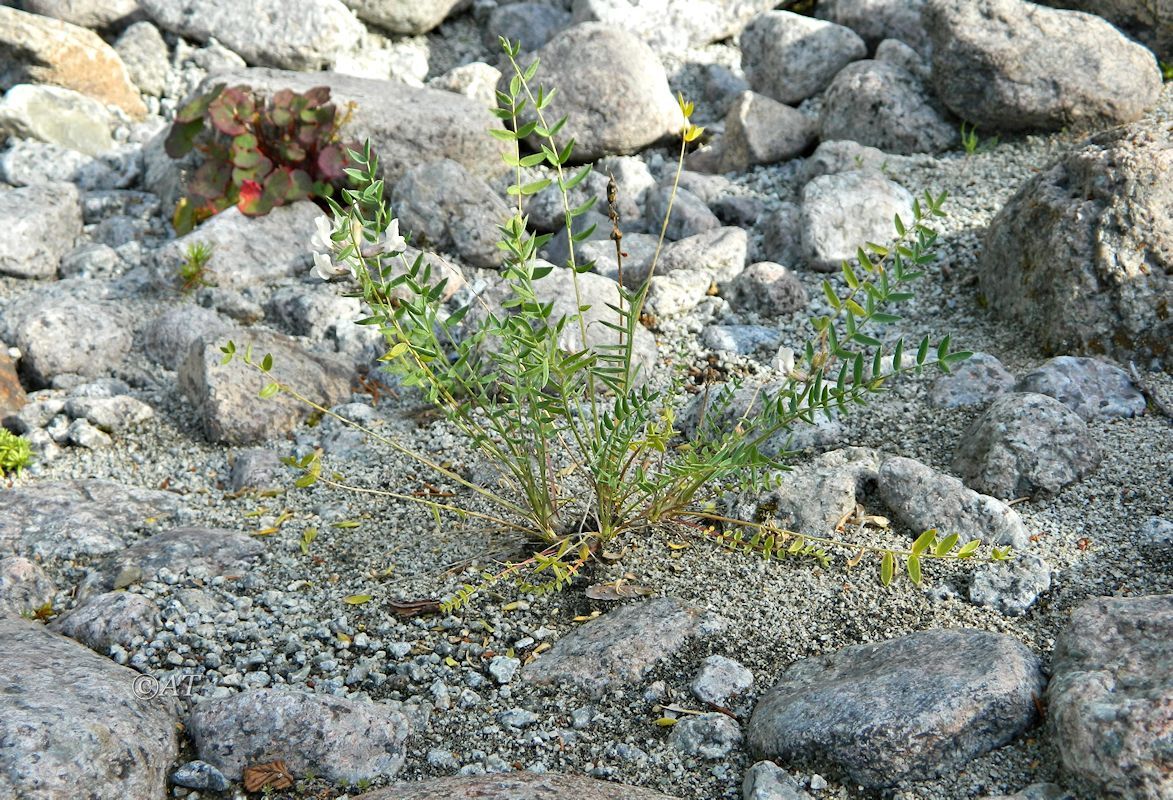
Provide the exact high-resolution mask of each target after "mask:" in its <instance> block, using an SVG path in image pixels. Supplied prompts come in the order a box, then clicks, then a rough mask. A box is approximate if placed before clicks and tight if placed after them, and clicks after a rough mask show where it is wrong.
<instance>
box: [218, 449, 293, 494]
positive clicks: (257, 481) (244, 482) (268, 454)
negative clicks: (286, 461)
mask: <svg viewBox="0 0 1173 800" xmlns="http://www.w3.org/2000/svg"><path fill="white" fill-rule="evenodd" d="M283 472H284V467H283V466H282V464H281V457H280V456H278V455H277V453H275V452H274V451H272V450H265V449H263V448H253V449H251V450H242V451H241V452H238V453H237V454H236V456H235V458H234V459H233V461H232V472H231V474H230V478H229V480H230V482H231V486H232V491H234V492H239V491H243V490H245V489H264V488H267V487H272V486H275V485H277V483H278V482H279V478H280V476H281V475H282V473H283Z"/></svg>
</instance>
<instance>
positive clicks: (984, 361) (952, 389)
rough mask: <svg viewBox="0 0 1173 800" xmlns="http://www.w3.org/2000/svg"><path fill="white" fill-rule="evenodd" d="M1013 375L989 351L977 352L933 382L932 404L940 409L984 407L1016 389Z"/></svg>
mask: <svg viewBox="0 0 1173 800" xmlns="http://www.w3.org/2000/svg"><path fill="white" fill-rule="evenodd" d="M1014 383H1015V381H1014V376H1013V375H1011V374H1010V372H1009V370H1007V369H1006V368H1005V367H1004V366H1002V362H1001V361H999V360H998V359H997V358H996V357H995V356H992V355H990V354H989V353H974V354H973V355H972V356H970V357H969V358H967V359H966V360H965V361H962V362H961V363H960V364H958V365H957V366H955V367H952V368H951V371H950V373H949V374H948V375H942V376H941V377H940V378H937V380H935V381H934V382H933V388H931V389H930V390H929V404H930V405H932V406H936V407H937V408H965V407H967V406H981V405H985V404H986V403H989V402H990V401H992V400H994V399H996V398H998V397H1000V396H1002V395H1004V394H1006V393H1007V392H1011V391H1014Z"/></svg>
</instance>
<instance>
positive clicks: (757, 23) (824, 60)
mask: <svg viewBox="0 0 1173 800" xmlns="http://www.w3.org/2000/svg"><path fill="white" fill-rule="evenodd" d="M865 55H867V47H866V46H865V45H864V43H863V40H862V39H860V38H859V36H857V35H856V34H855V32H854V31H852V30H851V29H850V28H844V27H843V26H841V25H835V24H833V23H830V22H824V21H822V20H817V19H814V18H812V17H805V16H802V15H800V14H794V13H792V12H789V11H767V12H765V13H762V14H758V15H757V16H756V17H754V18H753V21H751V22H750V23H749V25H747V26H746V27H745V30H744V31H742V33H741V65H742V68H743V69H744V70H745V74H746V78H747V79H748V80H749V85H750V86H751V87H752V88H753V90H754V91H755V92H761V93H762V94H764V95H767V96H768V97H772V98H774V99H775V100H777V101H778V102H780V103H787V104H790V103H799V102H801V101H803V100H805V99H806V98H808V97H810V96H811V95H814V94H817V93H818V92H820V91H822V90H823V89H825V88H826V87H827V84H829V83H830V82H831V79H832V78H834V77H835V74H836V73H837V72H839V70H841V69H843V67H845V66H847V65H848V64H849V63H851V62H852V61H855V60H856V59H859V58H863V57H864V56H865Z"/></svg>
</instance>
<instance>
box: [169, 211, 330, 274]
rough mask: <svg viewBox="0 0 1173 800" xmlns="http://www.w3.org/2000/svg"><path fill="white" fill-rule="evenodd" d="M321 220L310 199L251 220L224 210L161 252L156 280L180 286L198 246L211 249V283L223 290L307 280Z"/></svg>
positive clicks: (206, 271)
mask: <svg viewBox="0 0 1173 800" xmlns="http://www.w3.org/2000/svg"><path fill="white" fill-rule="evenodd" d="M321 215H322V211H321V209H319V208H318V207H317V205H315V204H314V203H312V202H310V201H309V200H303V201H300V202H297V203H293V204H291V205H287V206H278V207H277V208H274V209H273V210H272V211H270V212H269V213H268V214H266V215H264V216H263V217H248V216H245V215H244V214H242V213H241V212H240V210H239V209H238V208H236V207H232V208H229V209H227V210H226V211H221V212H220V213H219V214H217V215H216V216H214V217H212V218H211V219H210V220H208V221H207V222H205V223H203V224H202V225H200V226H199V227H198V228H196V229H195V230H194V231H192V232H191V233H188V234H186V235H184V236H180V237H179V238H177V239H175V240H173V241H172V242H170V243H169V244H167V245H166V246H164V247H163V248H162V249H160V250H159V251H158V252H157V253H156V255H155V259H154V265H153V270H154V276H155V280H156V282H157V283H159V284H160V285H161V286H178V285H180V284H181V282H182V281H181V279H180V277H179V270H180V267H181V266H182V264H183V263H184V261H185V259H186V258H187V252H188V249H189V248H191V247H193V246H195V245H197V244H202V245H206V246H207V247H210V248H211V251H212V255H211V258H210V259H209V260H208V265H207V267H206V268H205V280H207V281H208V282H210V283H213V284H215V285H217V286H222V287H225V288H235V289H239V288H241V287H245V286H252V285H255V284H266V283H272V282H275V281H277V280H280V279H281V278H289V277H294V276H298V277H301V276H303V275H307V274H309V272H310V263H311V256H310V237H312V236H313V234H314V220H315V219H317V218H318V217H319V216H321Z"/></svg>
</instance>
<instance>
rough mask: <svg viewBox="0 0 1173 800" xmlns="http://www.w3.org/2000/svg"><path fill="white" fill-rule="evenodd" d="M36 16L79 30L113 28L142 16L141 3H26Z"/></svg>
mask: <svg viewBox="0 0 1173 800" xmlns="http://www.w3.org/2000/svg"><path fill="white" fill-rule="evenodd" d="M21 5H22V7H23V8H24V10H25V11H28V12H30V13H32V14H40V15H41V16H43V17H52V18H53V19H57V20H61V21H62V22H68V23H69V24H71V25H77V26H78V27H79V28H98V29H100V28H109V27H115V26H119V25H122V24H124V23H125V22H126V21H127V20H130V19H133V18H134V17H135V16H137V15H139V13H140V11H139V4H138V0H22V3H21Z"/></svg>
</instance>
